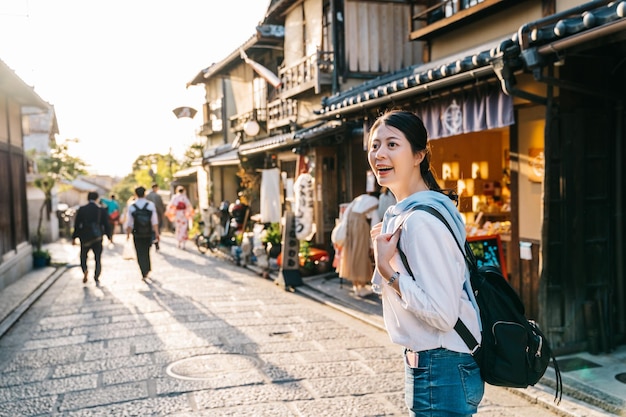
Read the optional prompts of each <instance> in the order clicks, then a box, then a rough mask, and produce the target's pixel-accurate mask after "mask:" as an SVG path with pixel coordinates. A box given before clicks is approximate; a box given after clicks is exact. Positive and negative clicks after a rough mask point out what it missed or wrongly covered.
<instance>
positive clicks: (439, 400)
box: [368, 111, 484, 417]
mask: <svg viewBox="0 0 626 417" xmlns="http://www.w3.org/2000/svg"><path fill="white" fill-rule="evenodd" d="M368 160H369V163H370V166H371V167H372V169H373V170H374V173H375V175H376V178H377V180H378V183H379V184H380V185H381V186H385V187H389V189H390V190H391V191H392V192H393V194H394V196H395V197H396V199H397V201H398V203H397V204H395V205H392V206H390V207H389V208H388V209H387V211H386V213H385V216H384V219H383V222H382V223H379V224H378V225H376V226H374V228H373V229H372V232H371V236H372V240H373V244H374V260H375V265H376V270H375V273H374V275H373V278H372V288H373V289H374V291H375V292H377V293H379V294H381V295H382V298H383V318H384V322H385V327H386V329H387V332H388V334H389V336H390V338H391V340H392V341H393V342H394V343H396V344H398V345H400V346H402V347H403V348H404V360H405V373H406V377H405V402H406V405H407V407H408V409H409V415H410V416H424V417H425V416H429V417H438V416H439V417H444V416H471V415H473V414H475V413H476V411H477V408H478V405H479V403H480V401H481V400H482V397H483V394H484V382H483V380H482V378H481V376H480V369H479V368H478V365H477V364H476V361H475V360H474V358H473V357H472V355H471V354H470V351H469V348H468V347H467V345H466V344H465V343H464V342H463V339H461V337H460V336H459V334H458V333H457V332H456V331H455V329H454V325H455V324H456V322H457V320H458V319H459V318H460V319H461V320H462V321H463V322H464V323H465V324H466V326H467V328H468V329H469V331H470V332H471V334H472V335H473V336H474V337H475V338H476V340H477V341H480V340H481V333H480V324H479V316H478V311H477V305H476V301H475V299H474V296H473V293H472V290H471V287H470V283H469V271H468V269H467V265H466V263H465V259H464V256H463V253H461V251H459V249H458V246H457V243H456V242H455V241H454V238H455V237H456V239H457V240H458V241H460V242H464V241H465V226H464V223H463V221H462V218H461V215H460V213H459V211H458V210H457V208H456V205H455V200H456V199H457V198H458V196H457V195H456V193H454V192H453V191H448V192H446V191H444V190H442V189H441V188H440V187H439V185H438V183H437V181H436V179H435V177H434V175H433V173H432V170H431V167H430V147H429V144H428V142H427V131H426V128H425V127H424V124H423V123H422V120H421V119H420V118H419V117H417V116H416V115H415V114H413V113H410V112H406V111H391V112H387V113H385V114H383V115H382V116H381V117H380V118H379V119H377V120H376V122H375V123H374V125H373V126H372V128H371V129H370V134H369V138H368ZM416 205H426V206H429V207H433V208H434V209H436V210H437V211H439V212H440V213H441V214H442V215H443V216H444V218H445V219H446V220H447V221H448V223H449V224H450V225H451V226H452V229H453V231H454V235H455V236H453V235H452V234H451V233H450V231H448V229H447V228H446V226H445V225H444V224H443V223H442V222H441V221H440V220H439V219H437V218H436V217H435V216H433V215H431V214H429V213H427V212H425V211H421V210H411V208H412V207H414V206H416ZM398 248H400V249H401V250H402V253H404V254H405V255H406V262H407V264H408V265H409V267H410V269H411V271H412V272H413V276H411V275H410V274H409V271H408V270H406V269H405V268H404V265H403V262H402V259H401V258H400V256H401V255H400V253H399V252H398V250H397V249H398Z"/></svg>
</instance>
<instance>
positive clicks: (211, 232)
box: [195, 210, 223, 254]
mask: <svg viewBox="0 0 626 417" xmlns="http://www.w3.org/2000/svg"><path fill="white" fill-rule="evenodd" d="M208 219H209V225H208V226H207V225H206V223H205V222H204V220H200V222H198V225H199V226H200V233H198V234H197V235H196V237H195V242H196V246H197V247H198V250H199V251H200V253H203V254H204V253H207V252H208V251H211V252H215V251H216V250H217V248H218V247H219V245H220V242H221V239H222V233H223V227H222V224H221V222H220V221H219V217H218V215H217V213H216V212H215V210H212V211H211V213H210V214H209V215H208Z"/></svg>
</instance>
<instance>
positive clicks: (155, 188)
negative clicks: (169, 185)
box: [146, 182, 165, 233]
mask: <svg viewBox="0 0 626 417" xmlns="http://www.w3.org/2000/svg"><path fill="white" fill-rule="evenodd" d="M146 199H147V200H150V201H152V202H153V203H154V207H156V212H157V217H158V218H159V233H161V231H162V230H163V215H164V214H165V204H163V198H162V197H161V195H160V194H159V184H157V183H156V182H155V183H154V184H152V191H150V192H149V193H148V195H147V196H146Z"/></svg>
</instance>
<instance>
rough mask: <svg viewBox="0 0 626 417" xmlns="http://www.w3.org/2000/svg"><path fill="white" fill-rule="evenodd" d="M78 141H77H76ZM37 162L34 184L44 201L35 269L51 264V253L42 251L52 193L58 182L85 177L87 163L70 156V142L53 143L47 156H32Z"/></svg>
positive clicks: (37, 239) (37, 241) (36, 246)
mask: <svg viewBox="0 0 626 417" xmlns="http://www.w3.org/2000/svg"><path fill="white" fill-rule="evenodd" d="M75 141H77V140H75ZM31 157H32V158H33V159H34V160H35V162H36V167H37V172H38V174H36V176H35V180H34V184H35V186H36V187H37V188H39V189H40V190H41V191H42V192H43V194H44V199H43V203H42V204H41V207H40V208H39V221H38V223H37V235H36V237H35V242H34V243H35V249H34V251H33V264H34V266H35V267H38V266H45V265H49V264H50V260H51V257H50V252H48V251H47V250H45V249H42V245H43V231H42V228H43V218H44V214H45V213H46V212H47V213H48V215H50V213H51V211H52V191H53V190H54V188H55V186H56V184H57V182H59V181H61V180H68V181H69V180H73V179H74V178H76V177H77V176H78V175H85V174H86V173H87V171H86V170H85V166H86V164H85V162H83V161H82V160H81V159H79V158H75V157H73V156H70V155H69V153H68V142H67V141H66V142H65V143H63V144H62V145H59V144H57V143H56V142H54V141H53V142H52V144H51V146H50V152H49V153H45V154H36V153H33V154H31Z"/></svg>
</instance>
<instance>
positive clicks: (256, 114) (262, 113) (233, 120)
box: [229, 109, 267, 132]
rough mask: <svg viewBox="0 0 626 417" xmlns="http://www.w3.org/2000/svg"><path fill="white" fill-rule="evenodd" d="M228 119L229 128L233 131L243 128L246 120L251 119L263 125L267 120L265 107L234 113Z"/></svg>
mask: <svg viewBox="0 0 626 417" xmlns="http://www.w3.org/2000/svg"><path fill="white" fill-rule="evenodd" d="M229 120H230V129H231V130H232V131H233V132H241V131H242V130H243V125H244V124H246V122H249V121H251V120H255V121H257V122H258V123H259V124H260V125H263V124H264V123H265V122H266V121H267V110H266V109H254V110H252V111H249V112H246V113H241V114H236V115H234V116H231V117H230V118H229Z"/></svg>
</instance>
